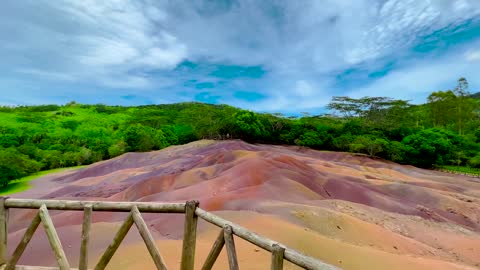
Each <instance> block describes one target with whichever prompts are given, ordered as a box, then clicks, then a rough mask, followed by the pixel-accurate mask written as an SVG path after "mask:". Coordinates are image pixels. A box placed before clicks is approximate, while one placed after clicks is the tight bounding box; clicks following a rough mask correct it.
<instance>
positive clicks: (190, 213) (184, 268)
mask: <svg viewBox="0 0 480 270" xmlns="http://www.w3.org/2000/svg"><path fill="white" fill-rule="evenodd" d="M198 204H199V203H198V201H188V202H187V204H186V205H185V227H184V233H183V235H184V236H183V248H182V262H181V266H180V269H181V270H193V265H194V262H195V242H196V240H197V239H196V238H197V221H198V217H197V215H196V214H195V209H196V208H197V207H198Z"/></svg>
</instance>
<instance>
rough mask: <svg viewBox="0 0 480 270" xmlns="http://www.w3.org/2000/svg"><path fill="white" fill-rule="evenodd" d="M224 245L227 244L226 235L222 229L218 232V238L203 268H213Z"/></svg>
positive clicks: (203, 269)
mask: <svg viewBox="0 0 480 270" xmlns="http://www.w3.org/2000/svg"><path fill="white" fill-rule="evenodd" d="M224 245H225V237H224V231H223V229H222V230H221V231H220V233H219V234H218V237H217V240H215V243H213V247H212V249H211V250H210V253H208V256H207V259H206V260H205V263H204V264H203V267H202V270H210V269H212V267H213V265H214V264H215V261H216V260H217V258H218V255H220V252H222V248H223V246H224Z"/></svg>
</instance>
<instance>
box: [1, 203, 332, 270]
mask: <svg viewBox="0 0 480 270" xmlns="http://www.w3.org/2000/svg"><path fill="white" fill-rule="evenodd" d="M198 205H199V204H198V202H197V201H189V202H186V203H154V202H151V203H145V202H104V201H70V200H28V199H10V198H4V197H0V270H14V269H15V270H53V269H60V270H67V269H75V268H70V264H69V262H68V259H67V257H66V255H65V252H64V250H63V247H62V244H61V242H60V239H59V237H58V234H57V232H56V230H55V227H54V224H53V222H52V219H51V217H50V215H49V213H48V210H68V211H83V212H84V219H83V224H82V236H81V245H80V259H79V268H78V269H79V270H86V269H87V266H88V243H89V234H90V227H91V216H92V212H93V211H110V212H129V215H128V217H127V218H126V219H125V221H124V222H123V224H122V225H121V226H120V229H119V230H118V232H117V233H116V234H115V236H114V238H113V241H112V243H111V244H110V245H109V246H108V247H107V249H106V250H105V252H104V253H103V255H102V256H101V257H100V260H99V261H98V262H97V264H96V265H95V267H94V269H95V270H103V269H105V268H106V267H107V265H108V263H109V262H110V260H111V258H112V257H113V255H114V254H115V252H116V251H117V249H118V247H119V246H120V244H121V243H122V241H123V239H124V238H125V236H126V235H127V233H128V231H129V230H130V228H131V227H132V225H133V224H135V226H136V227H137V229H138V231H139V232H140V235H141V237H142V239H143V241H144V242H145V245H146V246H147V250H148V252H149V253H150V255H151V257H152V259H153V262H154V263H155V266H156V268H157V269H161V270H166V269H167V266H166V264H165V261H164V259H163V257H162V256H161V255H160V251H159V250H158V248H157V246H156V245H155V241H154V238H153V236H152V235H151V233H150V231H149V229H148V226H147V224H146V223H145V220H144V219H143V217H142V214H141V213H184V214H185V226H184V238H183V246H182V260H181V265H180V269H181V270H193V269H194V261H195V245H196V231H197V221H198V218H199V217H200V218H202V219H203V220H205V221H207V222H209V223H212V224H214V225H216V226H218V227H220V228H221V231H220V233H219V235H218V237H217V239H216V241H215V242H214V244H213V247H212V249H211V250H210V252H209V254H208V256H207V259H206V260H205V262H204V264H203V266H202V270H209V269H212V267H213V265H214V264H215V261H216V260H217V258H218V255H219V254H220V252H221V251H222V249H223V247H224V246H225V248H226V251H227V257H228V265H229V269H230V270H238V269H239V266H238V260H237V252H236V250H235V240H234V236H237V237H240V238H242V239H244V240H246V241H248V242H250V243H252V244H254V245H256V246H258V247H260V248H263V249H265V250H267V251H269V252H271V254H272V259H271V269H272V270H280V269H283V261H284V260H287V261H289V262H291V263H293V264H295V265H297V266H300V267H302V268H304V269H311V270H336V269H339V268H337V267H335V266H332V265H329V264H326V263H323V262H321V261H318V260H316V259H314V258H312V257H309V256H306V255H304V254H302V253H300V252H298V251H296V250H294V249H290V248H288V247H286V246H284V245H282V244H280V243H277V242H275V241H273V240H270V239H268V238H265V237H263V236H261V235H258V234H256V233H254V232H251V231H249V230H247V229H246V228H243V227H241V226H239V225H237V224H235V223H232V222H230V221H227V220H225V219H223V218H221V217H219V216H216V215H214V214H212V213H209V212H207V211H205V210H202V209H201V208H199V207H198ZM10 208H26V209H38V212H37V214H36V215H35V217H34V218H33V220H32V222H31V223H30V225H29V226H28V227H27V229H26V231H25V233H24V235H23V238H22V239H21V240H20V243H19V244H18V246H17V247H16V248H15V250H14V252H13V254H12V255H11V256H10V257H8V256H7V237H8V227H7V226H8V213H9V209H10ZM40 224H42V225H43V227H44V229H45V232H46V234H47V239H48V241H49V243H50V246H51V248H52V250H53V251H54V254H55V258H56V261H57V264H58V267H42V266H25V265H17V263H18V261H19V259H20V257H21V256H22V254H23V252H24V251H25V249H26V247H27V245H28V243H29V242H30V240H31V239H32V237H33V234H34V233H35V231H36V229H37V228H38V226H39V225H40Z"/></svg>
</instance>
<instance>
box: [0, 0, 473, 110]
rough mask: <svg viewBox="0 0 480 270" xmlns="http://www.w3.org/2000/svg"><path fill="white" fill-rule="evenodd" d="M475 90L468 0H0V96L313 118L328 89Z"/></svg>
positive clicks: (10, 100) (409, 93) (411, 96)
mask: <svg viewBox="0 0 480 270" xmlns="http://www.w3.org/2000/svg"><path fill="white" fill-rule="evenodd" d="M462 76H463V77H466V78H467V80H468V81H469V83H470V91H471V92H478V91H480V0H298V1H297V0H264V1H258V0H188V1H187V0H184V1H183V0H170V1H167V0H151V1H149V0H134V1H129V0H102V1H97V0H77V1H73V0H55V1H51V0H22V1H18V0H2V1H1V3H0V105H8V106H10V105H37V104H65V103H67V102H70V101H76V102H79V103H90V104H96V103H103V104H112V105H113V104H115V105H142V104H163V103H175V102H187V101H199V102H206V103H214V104H229V105H232V106H236V107H241V108H244V109H249V110H254V111H260V112H283V113H294V112H297V113H298V112H310V113H319V112H323V111H324V107H325V105H326V104H328V102H329V101H330V99H331V97H332V96H345V95H347V96H351V97H363V96H387V97H392V98H400V99H407V100H410V101H411V102H412V103H423V102H425V100H426V97H427V96H428V94H429V93H431V92H432V91H438V90H446V89H452V88H453V87H455V85H456V81H457V79H458V78H459V77H462Z"/></svg>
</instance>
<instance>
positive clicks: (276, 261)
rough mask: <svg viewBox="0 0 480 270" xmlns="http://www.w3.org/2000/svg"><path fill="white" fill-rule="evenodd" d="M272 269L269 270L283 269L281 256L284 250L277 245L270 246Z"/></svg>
mask: <svg viewBox="0 0 480 270" xmlns="http://www.w3.org/2000/svg"><path fill="white" fill-rule="evenodd" d="M272 248H273V251H272V267H271V270H282V269H283V254H284V253H285V249H284V248H283V247H281V246H279V245H278V244H273V246H272Z"/></svg>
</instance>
